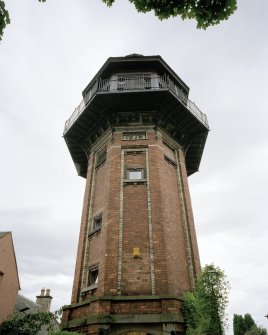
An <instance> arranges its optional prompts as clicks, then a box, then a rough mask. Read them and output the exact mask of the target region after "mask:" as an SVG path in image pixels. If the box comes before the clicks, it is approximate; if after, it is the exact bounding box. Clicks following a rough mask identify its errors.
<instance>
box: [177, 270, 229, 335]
mask: <svg viewBox="0 0 268 335" xmlns="http://www.w3.org/2000/svg"><path fill="white" fill-rule="evenodd" d="M228 291H229V283H228V281H227V279H226V276H225V274H224V272H223V271H222V270H221V269H220V268H218V267H215V266H214V265H213V264H211V265H206V266H205V267H204V268H203V269H202V272H201V274H200V275H199V277H198V280H197V285H196V289H195V291H193V292H187V293H186V294H184V304H183V310H182V311H183V315H184V319H185V322H186V325H187V335H202V334H213V335H223V334H224V327H225V325H226V317H225V310H226V307H227V303H228Z"/></svg>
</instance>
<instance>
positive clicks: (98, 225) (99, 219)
mask: <svg viewBox="0 0 268 335" xmlns="http://www.w3.org/2000/svg"><path fill="white" fill-rule="evenodd" d="M101 225H102V214H100V215H98V216H95V217H94V219H93V224H92V230H93V231H95V230H99V229H101Z"/></svg>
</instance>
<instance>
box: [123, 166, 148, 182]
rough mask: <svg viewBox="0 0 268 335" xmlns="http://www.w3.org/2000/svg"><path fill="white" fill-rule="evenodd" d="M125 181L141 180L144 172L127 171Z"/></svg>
mask: <svg viewBox="0 0 268 335" xmlns="http://www.w3.org/2000/svg"><path fill="white" fill-rule="evenodd" d="M127 179H129V180H141V179H144V170H143V169H140V168H137V169H128V170H127Z"/></svg>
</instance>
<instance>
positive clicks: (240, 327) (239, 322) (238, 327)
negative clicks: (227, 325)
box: [233, 314, 246, 335]
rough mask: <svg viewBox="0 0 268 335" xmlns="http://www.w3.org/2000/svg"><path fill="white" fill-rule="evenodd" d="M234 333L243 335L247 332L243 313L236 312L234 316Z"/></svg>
mask: <svg viewBox="0 0 268 335" xmlns="http://www.w3.org/2000/svg"><path fill="white" fill-rule="evenodd" d="M233 331H234V335H243V334H244V333H245V331H246V330H245V325H244V318H243V315H238V314H234V317H233Z"/></svg>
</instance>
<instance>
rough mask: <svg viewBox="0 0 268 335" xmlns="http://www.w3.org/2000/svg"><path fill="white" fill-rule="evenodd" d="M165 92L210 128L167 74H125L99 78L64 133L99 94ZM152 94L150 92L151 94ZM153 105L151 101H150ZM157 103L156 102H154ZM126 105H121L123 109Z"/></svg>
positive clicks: (74, 113) (197, 109)
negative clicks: (116, 76)
mask: <svg viewBox="0 0 268 335" xmlns="http://www.w3.org/2000/svg"><path fill="white" fill-rule="evenodd" d="M159 91H162V92H165V91H169V92H170V93H171V94H172V95H174V97H175V98H176V99H177V100H178V102H179V103H181V104H182V105H183V106H184V107H185V109H186V110H187V111H188V112H189V113H191V114H192V115H193V116H194V117H195V118H196V119H197V120H198V121H200V122H201V123H202V124H203V125H204V126H205V128H207V129H209V126H208V121H207V117H206V115H205V114H204V113H202V112H201V111H200V109H199V108H198V107H197V106H196V104H195V103H194V102H192V101H191V100H190V99H188V97H187V96H186V95H185V94H184V93H183V91H182V89H180V88H179V87H178V86H177V85H175V84H174V82H173V81H172V80H170V79H169V77H168V76H167V75H163V76H155V77H149V76H148V77H146V76H139V77H133V76H131V75H130V76H126V75H125V76H124V77H120V78H118V79H98V80H96V82H95V83H94V85H93V86H92V88H91V89H90V90H89V91H88V93H87V94H86V95H85V97H84V99H83V100H82V101H81V103H80V104H79V105H78V107H77V108H76V109H75V111H74V112H73V114H72V115H71V116H70V118H69V119H68V120H67V121H66V123H65V127H64V133H63V135H65V134H67V133H68V131H69V130H70V128H71V127H72V126H73V124H74V123H75V122H76V120H78V118H79V117H80V115H81V114H82V113H83V112H84V111H85V110H86V109H87V107H88V105H89V104H90V102H91V101H93V100H94V98H95V97H96V95H98V94H102V95H103V94H118V93H137V92H139V93H141V92H145V93H149V92H159ZM149 95H150V94H148V96H149ZM148 104H149V106H150V107H152V104H151V101H150V100H149V101H148ZM153 105H155V104H153ZM122 107H124V106H122V105H121V106H120V109H122ZM141 107H143V106H141Z"/></svg>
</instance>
